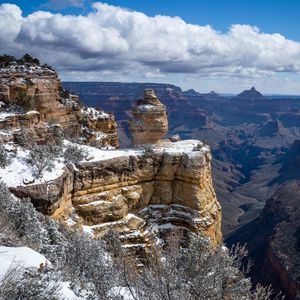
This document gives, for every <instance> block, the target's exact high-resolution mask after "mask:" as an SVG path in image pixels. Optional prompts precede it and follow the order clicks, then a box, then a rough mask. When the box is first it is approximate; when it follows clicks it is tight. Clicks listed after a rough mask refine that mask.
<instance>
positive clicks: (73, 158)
mask: <svg viewBox="0 0 300 300" xmlns="http://www.w3.org/2000/svg"><path fill="white" fill-rule="evenodd" d="M87 155H88V153H87V151H85V150H84V149H82V148H80V147H78V146H77V145H68V146H67V148H66V150H65V152H64V160H65V163H78V162H80V161H82V160H83V159H85V158H86V157H87Z"/></svg>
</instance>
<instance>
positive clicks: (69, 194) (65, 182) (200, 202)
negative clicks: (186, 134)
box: [11, 140, 222, 251]
mask: <svg viewBox="0 0 300 300" xmlns="http://www.w3.org/2000/svg"><path fill="white" fill-rule="evenodd" d="M198 144H200V145H201V146H200V147H196V146H197V145H198ZM195 147H196V149H197V151H193V149H195ZM97 151H98V152H97V153H95V154H96V156H95V158H94V159H93V160H92V161H89V162H82V163H80V164H76V168H75V169H73V168H71V167H69V168H66V169H65V171H64V172H63V174H62V175H61V176H60V177H59V178H57V179H55V180H52V181H51V182H46V183H42V184H39V185H27V186H22V187H21V186H17V187H12V188H11V191H12V192H14V193H15V194H16V195H17V196H19V197H24V196H29V197H30V198H31V199H32V201H33V203H34V204H35V205H36V207H37V208H39V209H40V210H41V211H43V212H44V213H48V214H51V215H52V216H53V217H54V218H57V219H59V220H61V221H63V222H66V224H69V225H72V226H75V227H81V228H83V230H84V231H88V232H90V233H91V234H93V235H94V236H102V235H103V234H105V233H107V232H108V231H110V230H113V231H114V232H118V233H119V235H120V239H121V241H123V242H124V244H125V245H126V247H128V248H133V249H134V250H135V251H141V250H143V249H145V247H147V245H149V243H152V242H151V241H153V239H154V234H157V235H158V236H159V237H163V235H164V233H165V232H166V231H170V230H171V229H173V228H180V229H181V230H182V231H185V232H187V231H188V232H194V233H196V234H204V235H205V236H208V237H210V238H211V242H212V245H214V246H215V245H217V244H219V243H220V242H221V240H222V235H221V210H220V205H219V203H218V201H217V199H216V195H215V192H214V189H213V186H212V180H211V166H210V162H211V154H210V149H209V147H208V146H205V145H203V144H201V142H199V141H194V140H188V141H181V142H176V143H171V142H168V143H164V144H163V145H160V146H157V147H155V148H154V150H153V153H152V154H151V155H149V154H146V153H144V152H143V150H110V151H109V152H107V151H106V153H105V150H100V149H99V150H97ZM107 153H110V154H109V156H108V157H111V155H113V158H106V157H107ZM101 156H102V157H103V158H102V159H101Z"/></svg>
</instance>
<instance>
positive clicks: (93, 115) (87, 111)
mask: <svg viewBox="0 0 300 300" xmlns="http://www.w3.org/2000/svg"><path fill="white" fill-rule="evenodd" d="M81 112H82V113H83V114H84V115H86V116H88V117H89V118H90V119H91V120H97V119H99V118H100V119H101V118H111V115H109V114H107V113H105V112H104V111H100V110H96V109H95V108H93V107H86V108H84V109H81Z"/></svg>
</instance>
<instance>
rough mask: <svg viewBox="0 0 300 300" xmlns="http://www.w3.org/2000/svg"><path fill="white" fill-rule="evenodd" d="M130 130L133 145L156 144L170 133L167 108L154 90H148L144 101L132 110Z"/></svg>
mask: <svg viewBox="0 0 300 300" xmlns="http://www.w3.org/2000/svg"><path fill="white" fill-rule="evenodd" d="M132 115H133V118H132V119H131V120H130V122H129V129H130V132H131V135H132V139H133V142H132V143H133V145H144V144H148V143H149V144H155V143H156V142H158V141H159V140H160V139H161V138H162V137H164V136H165V134H166V133H167V132H168V118H167V114H166V107H165V106H164V105H163V104H162V103H161V102H160V101H159V99H158V98H157V97H156V95H155V93H154V91H153V90H152V89H146V90H145V92H144V99H143V100H142V101H140V102H139V103H138V105H137V106H135V107H134V108H133V109H132Z"/></svg>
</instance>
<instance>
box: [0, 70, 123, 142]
mask: <svg viewBox="0 0 300 300" xmlns="http://www.w3.org/2000/svg"><path fill="white" fill-rule="evenodd" d="M0 101H1V102H2V110H3V109H5V106H9V107H11V106H13V105H16V103H20V102H22V101H23V102H26V101H27V102H28V101H32V104H31V106H32V107H30V108H31V109H32V110H35V111H37V112H39V114H40V116H39V119H40V121H41V122H50V123H57V124H59V125H60V126H61V127H62V129H63V131H64V133H65V135H66V136H69V137H72V138H78V137H81V138H82V139H81V142H83V143H87V144H93V145H94V146H100V147H102V146H107V145H110V146H114V147H117V146H118V136H117V129H116V128H117V125H116V122H115V120H114V117H113V116H112V115H109V114H106V113H104V112H102V111H97V110H95V109H85V108H84V107H82V105H81V104H80V103H79V101H78V97H77V96H75V95H71V94H70V93H68V92H67V91H64V90H63V89H62V86H61V82H60V80H59V78H58V75H57V73H56V72H54V71H52V70H50V69H48V68H46V67H40V66H36V65H33V66H32V65H31V66H28V65H23V66H12V67H10V68H2V69H0ZM10 123H11V122H10ZM15 123H16V122H15ZM19 125H20V124H19ZM19 125H18V124H16V126H15V127H20V126H19ZM21 125H22V126H26V124H21ZM40 125H41V126H43V125H42V124H40ZM41 126H40V127H41Z"/></svg>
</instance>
